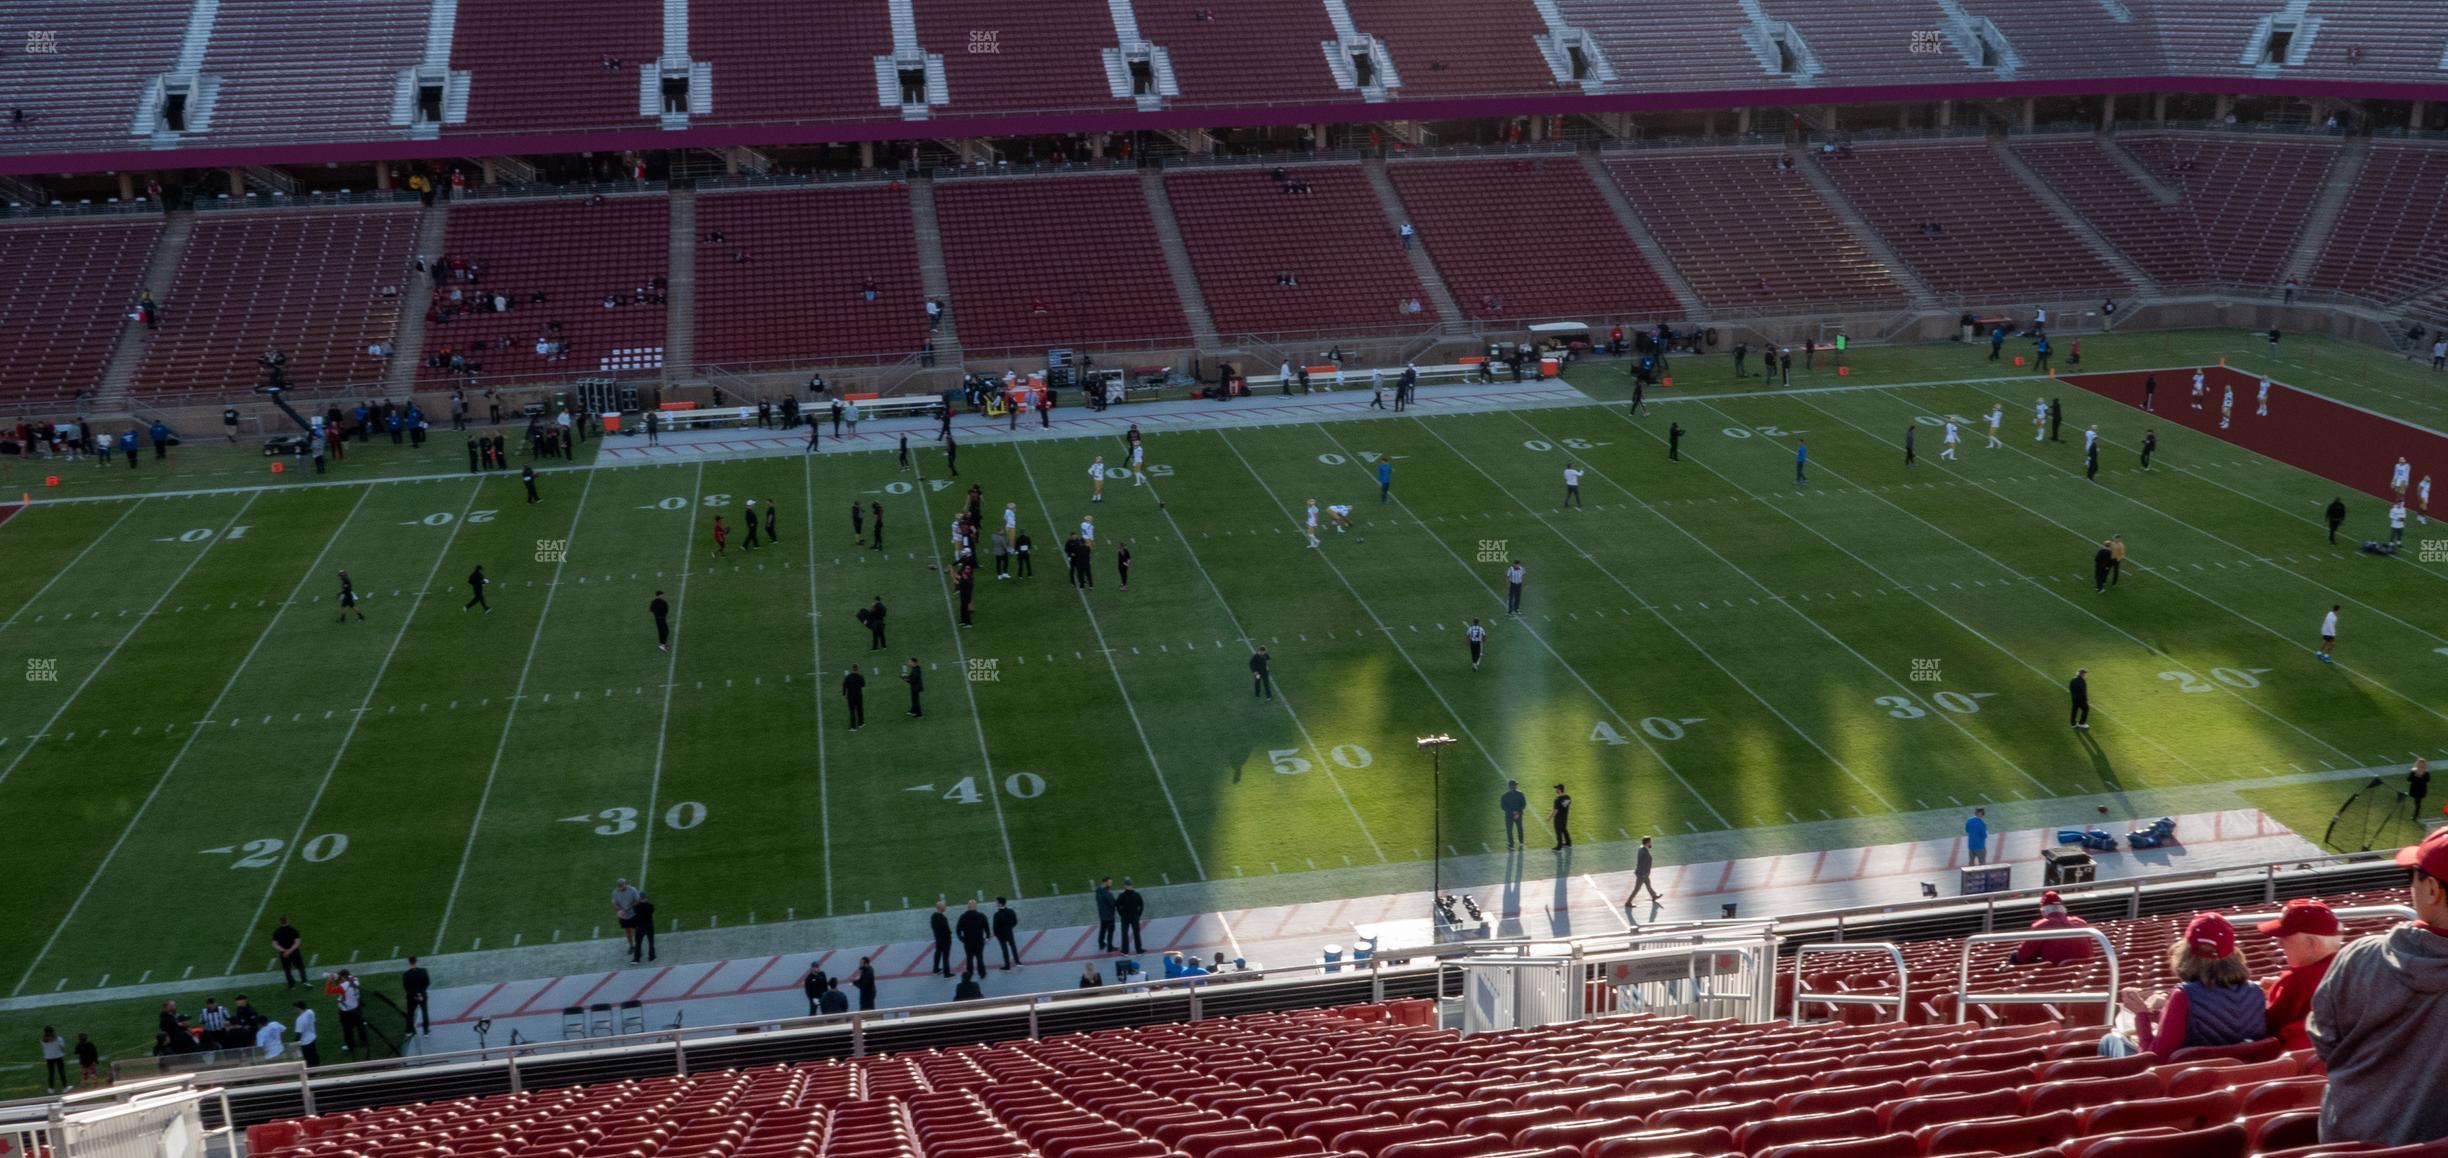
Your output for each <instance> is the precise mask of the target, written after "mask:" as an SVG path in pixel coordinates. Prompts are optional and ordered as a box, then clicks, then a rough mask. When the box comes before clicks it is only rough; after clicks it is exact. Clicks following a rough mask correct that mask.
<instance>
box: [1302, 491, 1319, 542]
mask: <svg viewBox="0 0 2448 1158" xmlns="http://www.w3.org/2000/svg"><path fill="white" fill-rule="evenodd" d="M1301 534H1303V535H1307V536H1308V537H1309V545H1310V546H1312V547H1315V546H1317V545H1318V542H1317V500H1316V499H1311V500H1309V511H1308V513H1307V514H1306V515H1304V516H1302V518H1301Z"/></svg>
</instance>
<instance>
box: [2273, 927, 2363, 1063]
mask: <svg viewBox="0 0 2448 1158" xmlns="http://www.w3.org/2000/svg"><path fill="white" fill-rule="evenodd" d="M2255 928H2258V929H2259V930H2260V931H2262V932H2264V933H2267V934H2269V935H2270V936H2273V937H2276V938H2278V949H2279V951H2280V952H2282V953H2285V954H2286V963H2287V964H2286V968H2284V969H2282V970H2279V971H2278V976H2277V978H2276V979H2275V980H2273V981H2271V982H2270V984H2269V1035H2270V1036H2271V1037H2274V1038H2277V1039H2278V1040H2279V1041H2282V1042H2284V1043H2286V1047H2287V1048H2288V1049H2309V1048H2311V1045H2312V1039H2311V1038H2309V1037H2306V1036H2305V1035H2304V1018H2306V1017H2309V1016H2311V1015H2312V991H2313V990H2315V989H2318V988H2320V983H2321V978H2322V977H2324V976H2327V975H2328V973H2329V962H2330V960H2331V959H2333V958H2335V957H2336V956H2337V951H2338V946H2340V945H2343V944H2345V943H2346V942H2345V938H2344V937H2343V936H2342V935H2341V933H2340V931H2339V929H2338V919H2337V914H2336V913H2333V912H2330V911H2329V906H2327V905H2324V904H2322V903H2320V902H2319V901H2315V900H2311V899H2308V898H2303V897H2298V898H2296V899H2295V900H2292V901H2288V902H2287V903H2286V909H2285V910H2284V911H2283V912H2281V913H2279V914H2278V919H2277V920H2275V921H2263V922H2261V923H2260V924H2259V925H2257V926H2255Z"/></svg>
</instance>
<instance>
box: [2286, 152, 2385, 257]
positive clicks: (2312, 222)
mask: <svg viewBox="0 0 2448 1158" xmlns="http://www.w3.org/2000/svg"><path fill="white" fill-rule="evenodd" d="M2369 160H2371V138H2370V137H2348V138H2346V143H2345V144H2343V145H2341V146H2339V147H2338V155H2337V160H2336V161H2334V162H2331V163H2330V165H2329V184H2328V185H2327V186H2325V187H2323V188H2322V189H2321V195H2320V200H2318V201H2315V202H2313V203H2312V212H2311V213H2310V214H2308V215H2306V216H2305V217H2304V225H2303V232H2301V233H2299V234H2296V235H2295V252H2294V253H2293V254H2292V255H2291V256H2289V257H2288V258H2287V263H2286V269H2285V270H2284V271H2283V272H2282V273H2280V274H2279V277H2278V284H2280V285H2285V284H2286V282H2287V279H2288V278H2293V279H2295V281H2297V282H2298V283H2301V282H2306V281H2309V280H2311V278H2312V268H2313V267H2314V266H2316V265H2318V264H2320V256H2321V252H2322V251H2323V250H2325V249H2327V248H2329V237H2330V235H2331V234H2333V233H2335V232H2337V223H2338V218H2339V217H2340V216H2342V215H2343V214H2344V213H2345V212H2346V201H2347V198H2348V197H2349V196H2351V195H2352V194H2353V193H2354V187H2355V181H2356V179H2357V178H2360V177H2361V176H2362V175H2363V164H2364V162H2366V161H2369Z"/></svg>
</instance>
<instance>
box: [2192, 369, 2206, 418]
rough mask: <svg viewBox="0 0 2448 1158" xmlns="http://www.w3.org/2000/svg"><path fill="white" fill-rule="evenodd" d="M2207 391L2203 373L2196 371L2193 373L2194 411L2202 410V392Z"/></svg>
mask: <svg viewBox="0 0 2448 1158" xmlns="http://www.w3.org/2000/svg"><path fill="white" fill-rule="evenodd" d="M2206 389H2208V387H2207V386H2205V385H2203V384H2202V372H2201V371H2199V370H2195V371H2194V372H2193V409H2195V410H2199V409H2201V408H2202V392H2203V391H2204V390H2206Z"/></svg>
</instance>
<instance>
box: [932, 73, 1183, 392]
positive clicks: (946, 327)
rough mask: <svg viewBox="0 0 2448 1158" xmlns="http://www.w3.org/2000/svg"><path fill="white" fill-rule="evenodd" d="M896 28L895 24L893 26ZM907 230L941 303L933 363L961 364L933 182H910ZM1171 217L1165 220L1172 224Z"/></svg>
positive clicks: (955, 306)
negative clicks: (909, 231) (914, 241)
mask: <svg viewBox="0 0 2448 1158" xmlns="http://www.w3.org/2000/svg"><path fill="white" fill-rule="evenodd" d="M895 27H898V25H896V26H895ZM909 199H910V230H911V232H913V233H915V234H916V235H917V237H918V282H919V284H920V285H921V286H922V287H924V288H925V290H926V296H927V297H929V298H931V299H933V300H935V301H939V302H942V303H943V304H944V319H943V324H942V325H941V326H938V327H936V328H935V333H934V334H933V336H932V339H931V340H932V341H933V342H934V343H935V364H936V365H938V366H959V365H962V364H963V362H962V355H961V340H960V307H961V303H959V302H956V301H953V300H952V275H951V273H950V272H949V271H947V270H946V269H945V268H944V255H943V232H942V228H941V226H939V225H938V224H937V221H936V217H935V182H934V181H933V180H931V179H921V180H914V181H911V182H909ZM1171 220H1172V219H1171V218H1170V217H1168V218H1166V219H1165V223H1166V224H1171Z"/></svg>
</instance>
